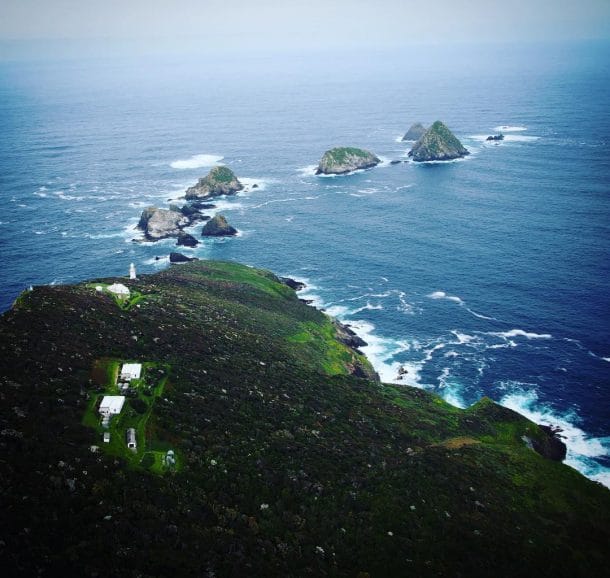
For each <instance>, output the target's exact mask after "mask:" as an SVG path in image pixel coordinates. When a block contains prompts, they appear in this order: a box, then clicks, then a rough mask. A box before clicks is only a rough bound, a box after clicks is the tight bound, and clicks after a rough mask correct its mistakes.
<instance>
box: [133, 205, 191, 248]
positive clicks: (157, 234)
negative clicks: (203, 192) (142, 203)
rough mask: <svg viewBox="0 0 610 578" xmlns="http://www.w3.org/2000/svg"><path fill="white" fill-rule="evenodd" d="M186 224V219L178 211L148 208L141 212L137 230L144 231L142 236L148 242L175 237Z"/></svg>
mask: <svg viewBox="0 0 610 578" xmlns="http://www.w3.org/2000/svg"><path fill="white" fill-rule="evenodd" d="M188 224H189V219H188V217H185V216H184V215H183V214H182V213H181V212H179V211H172V210H168V209H158V208H157V207H148V208H146V209H144V211H142V215H141V216H140V221H139V222H138V229H142V231H144V236H145V237H146V239H148V240H149V241H158V240H159V239H166V238H168V237H175V236H177V235H178V234H179V233H180V230H181V228H182V227H184V226H186V225H188Z"/></svg>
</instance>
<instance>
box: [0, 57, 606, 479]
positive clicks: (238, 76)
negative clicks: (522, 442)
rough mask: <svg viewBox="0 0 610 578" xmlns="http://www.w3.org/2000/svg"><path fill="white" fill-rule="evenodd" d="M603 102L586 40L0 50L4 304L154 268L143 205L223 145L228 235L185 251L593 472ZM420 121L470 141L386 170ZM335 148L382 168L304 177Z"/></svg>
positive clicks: (168, 244)
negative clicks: (234, 268) (234, 188)
mask: <svg viewBox="0 0 610 578" xmlns="http://www.w3.org/2000/svg"><path fill="white" fill-rule="evenodd" d="M609 105H610V50H608V47H607V46H603V45H587V46H584V45H581V46H552V47H550V46H547V47H541V46H528V47H519V48H516V47H509V46H505V47H495V48H490V47H461V48H455V49H451V50H443V49H442V48H439V47H436V48H433V47H428V48H423V47H419V48H412V49H409V50H405V51H404V52H394V53H390V52H385V53H381V52H380V53H370V52H369V53H366V54H349V53H336V54H332V55H328V54H325V55H322V54H317V55H316V54H314V53H312V54H309V55H308V56H302V55H301V56H299V55H292V56H291V55H283V56H281V57H280V56H277V55H275V56H269V57H262V56H258V57H254V56H248V57H245V56H244V57H241V58H237V57H235V56H233V57H229V56H227V57H222V56H216V57H213V58H212V57H203V56H201V57H195V56H190V57H180V56H166V57H155V58H152V57H150V58H143V57H139V58H135V57H130V58H124V59H119V58H114V59H102V58H100V59H97V60H95V59H86V60H85V59H83V60H79V59H72V60H64V61H46V62H44V61H39V62H34V61H30V62H25V61H23V62H4V63H0V135H1V138H0V203H1V212H0V246H1V250H2V268H1V270H0V288H1V295H0V299H1V303H0V307H1V309H2V310H5V309H7V308H9V307H10V306H11V303H12V301H13V300H14V299H15V297H16V296H17V295H18V294H19V293H20V292H21V291H22V290H24V289H26V288H28V287H29V286H30V285H39V284H49V283H71V282H76V281H80V280H83V279H86V278H90V277H101V276H110V275H127V272H128V268H129V264H130V263H131V262H134V263H135V264H136V267H137V270H138V272H139V273H147V272H154V271H156V270H159V269H160V268H162V267H167V266H168V262H167V256H168V254H169V252H170V251H171V250H173V243H172V241H163V242H160V243H156V244H151V243H134V242H132V239H133V238H134V237H137V236H138V232H137V231H135V230H134V225H135V224H136V223H137V221H138V218H139V215H140V213H141V211H142V209H143V208H144V207H147V206H149V205H156V206H159V207H167V205H168V204H169V199H176V198H178V197H180V196H181V195H182V194H183V192H184V190H185V188H186V187H187V186H189V185H191V184H193V183H194V182H195V181H196V180H197V179H198V178H199V177H201V176H203V175H205V174H206V173H207V171H208V170H209V169H210V167H211V166H213V165H214V164H215V163H223V164H226V165H227V166H229V167H230V168H231V169H233V170H234V171H235V172H236V174H237V175H238V177H240V178H241V179H242V180H243V181H244V182H245V183H246V184H247V185H248V187H247V189H248V190H247V191H246V192H244V193H241V194H240V195H238V196H236V197H231V198H225V199H221V200H219V201H218V203H217V205H218V208H217V210H218V211H222V213H223V214H225V215H226V216H227V218H228V219H229V221H230V223H231V224H233V225H234V226H235V227H237V228H238V229H239V231H240V235H239V236H238V237H236V238H230V239H217V240H209V239H208V240H204V241H203V243H202V244H201V245H200V246H199V247H198V248H196V249H183V252H187V253H188V254H191V255H193V256H198V257H200V258H211V259H225V260H237V261H240V262H244V263H247V264H251V265H255V266H259V267H265V268H269V269H272V270H273V271H275V272H276V273H278V274H281V275H290V276H293V277H296V278H299V279H304V280H306V282H307V284H308V288H307V290H306V291H305V294H304V295H303V296H304V297H308V298H310V299H314V300H315V301H316V303H317V304H318V305H319V306H320V307H324V308H326V310H327V311H328V312H329V313H331V314H333V315H336V316H338V317H339V318H341V319H343V320H345V321H347V322H349V323H351V324H352V325H353V326H354V327H355V328H356V329H357V331H358V332H359V333H360V334H361V335H363V337H364V338H365V339H366V341H367V342H368V343H369V346H368V347H367V348H365V352H366V353H367V355H368V356H369V357H370V359H371V360H372V362H373V363H374V365H375V367H376V368H377V370H378V371H379V373H380V374H381V376H382V378H383V379H384V380H385V381H395V382H397V383H404V384H407V385H415V386H417V387H422V388H425V389H428V390H431V391H435V392H437V393H439V394H440V395H442V396H443V397H444V398H445V399H447V400H448V401H450V402H451V403H454V404H456V405H459V406H468V405H469V404H472V403H473V402H475V401H476V400H477V399H479V398H480V397H481V396H483V395H487V396H490V397H491V398H493V399H494V400H496V401H499V402H500V403H502V404H504V405H506V406H508V407H511V408H513V409H516V410H518V411H520V412H522V413H524V414H525V415H527V416H528V417H531V418H533V419H534V420H536V421H538V422H541V423H551V424H555V425H559V426H561V427H562V428H563V430H564V432H563V433H564V435H565V436H566V441H567V444H568V447H569V453H568V459H567V463H568V464H569V465H571V466H573V467H575V468H577V469H578V470H580V471H581V472H583V473H584V474H585V475H587V476H589V477H591V478H593V479H595V480H598V481H600V482H602V483H604V484H606V485H608V486H610V289H609V281H610V155H609V154H608V150H609V146H610V112H609V111H610V107H609ZM437 119H440V120H443V121H444V122H445V123H446V124H447V125H448V126H449V128H450V129H452V131H453V132H454V133H455V134H456V135H457V136H458V137H459V138H460V139H461V140H462V142H463V143H464V144H465V145H466V146H467V147H468V148H469V150H470V151H471V153H472V154H471V155H470V156H469V157H467V158H466V159H465V160H460V161H456V162H450V163H440V164H423V165H417V164H413V163H406V164H397V165H391V164H390V162H389V161H391V160H398V159H402V160H404V159H405V158H406V154H407V151H408V150H409V148H410V145H409V144H408V143H402V142H399V139H400V137H401V135H402V134H403V133H404V132H405V131H406V130H407V129H408V127H409V126H410V124H411V123H413V122H415V121H421V122H423V123H425V124H430V123H432V122H433V121H434V120H437ZM499 127H503V128H499ZM500 131H502V132H503V133H504V134H505V135H506V138H505V140H504V141H503V142H502V143H500V144H488V143H486V142H485V137H486V136H488V135H491V134H495V133H497V132H500ZM340 145H345V146H359V147H363V148H367V149H370V150H372V151H373V152H375V153H376V154H377V155H379V156H381V157H382V158H383V159H384V163H383V165H381V166H379V167H377V168H375V169H372V170H369V171H364V172H358V173H355V174H352V175H347V176H341V177H316V176H314V174H313V167H314V165H315V164H316V163H317V162H318V160H319V159H320V157H321V156H322V154H323V153H324V151H325V150H327V149H328V148H331V147H333V146H340ZM254 184H257V185H259V186H258V187H256V188H254V187H253V185H254ZM194 230H195V231H197V232H198V228H195V229H194ZM155 257H160V259H159V260H155ZM400 367H404V368H405V369H406V370H407V374H406V375H405V376H404V377H403V379H402V380H399V379H398V369H399V368H400Z"/></svg>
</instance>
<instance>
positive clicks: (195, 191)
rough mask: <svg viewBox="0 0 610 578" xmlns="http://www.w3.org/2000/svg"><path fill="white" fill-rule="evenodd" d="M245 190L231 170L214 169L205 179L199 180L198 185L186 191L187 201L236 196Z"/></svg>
mask: <svg viewBox="0 0 610 578" xmlns="http://www.w3.org/2000/svg"><path fill="white" fill-rule="evenodd" d="M243 188H244V185H243V184H242V183H240V182H239V180H238V179H237V177H236V176H235V173H234V172H233V171H232V170H231V169H229V168H227V167H214V168H213V169H212V170H211V171H210V172H209V173H208V174H207V175H206V176H205V177H203V178H201V179H199V181H197V184H196V185H193V186H192V187H189V188H188V189H187V190H186V199H187V200H193V199H207V198H210V197H219V196H221V195H234V194H235V193H237V192H238V191H241V190H242V189H243Z"/></svg>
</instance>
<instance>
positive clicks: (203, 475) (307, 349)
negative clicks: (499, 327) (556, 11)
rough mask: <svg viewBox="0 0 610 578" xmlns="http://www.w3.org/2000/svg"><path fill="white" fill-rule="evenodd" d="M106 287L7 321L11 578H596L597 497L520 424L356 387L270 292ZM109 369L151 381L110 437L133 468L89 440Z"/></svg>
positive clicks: (54, 292)
mask: <svg viewBox="0 0 610 578" xmlns="http://www.w3.org/2000/svg"><path fill="white" fill-rule="evenodd" d="M113 281H115V280H112V279H104V280H99V281H97V282H93V286H92V285H91V284H85V283H83V284H81V285H76V286H54V287H39V288H35V289H34V290H33V291H31V292H27V293H25V294H23V295H22V296H21V297H20V299H19V300H18V302H17V303H16V305H15V307H14V308H13V310H11V311H9V312H7V313H6V314H5V315H4V316H3V317H2V319H1V320H0V353H1V355H0V363H1V371H0V375H1V376H2V377H1V381H0V395H1V396H2V398H1V399H2V403H1V405H0V412H1V413H0V450H1V451H0V487H1V488H2V492H1V494H0V495H1V498H0V507H1V508H2V512H3V515H2V516H1V517H0V562H1V563H2V568H3V573H4V575H26V576H27V575H37V576H56V575H60V574H63V575H65V576H73V575H74V576H96V575H98V576H99V575H109V576H134V577H135V576H144V577H146V576H165V575H169V574H173V575H177V576H218V577H221V576H295V577H297V576H351V577H354V578H355V577H357V576H360V577H365V576H367V575H368V576H371V577H386V576H464V577H466V576H468V577H471V576H491V575H493V576H512V577H514V576H529V575H535V576H566V577H567V576H571V577H572V576H602V575H604V574H605V573H607V568H608V567H609V566H608V565H609V563H610V554H609V553H608V551H607V544H608V543H610V527H609V525H608V520H609V519H610V492H608V490H607V489H606V488H604V487H602V486H600V485H599V484H595V483H593V482H591V481H589V480H587V479H586V478H584V477H582V476H581V475H580V474H578V473H577V472H576V471H574V470H572V469H570V468H568V467H567V466H564V465H562V464H561V463H558V462H553V461H550V460H547V459H545V458H543V457H542V456H540V455H539V454H537V453H536V452H534V451H533V450H532V449H530V448H529V447H528V444H526V443H525V442H524V440H523V438H524V437H526V438H528V439H530V440H541V441H542V442H543V441H544V439H545V435H546V434H545V433H544V432H543V431H542V430H541V429H540V428H538V427H537V426H536V425H535V424H533V423H531V422H529V421H528V420H527V419H525V418H524V417H522V416H520V415H518V414H516V413H514V412H512V411H510V410H507V409H504V408H501V407H499V406H497V405H496V404H494V403H493V402H491V401H490V400H487V399H483V400H481V401H480V402H479V403H478V404H476V405H475V406H473V407H472V408H470V409H467V410H460V409H457V408H455V407H453V406H450V405H448V404H447V403H445V402H444V401H443V400H441V399H440V398H438V397H436V396H434V395H431V394H428V393H426V392H424V391H421V390H418V389H413V388H406V387H405V388H402V387H397V386H390V385H382V384H379V383H377V382H375V381H369V380H367V379H360V378H357V377H354V376H353V375H351V374H350V372H353V371H354V370H355V368H356V367H361V368H363V369H364V370H370V367H368V365H367V362H366V361H365V360H363V358H362V357H361V356H360V355H359V354H358V353H357V352H355V351H353V350H351V349H349V348H348V347H346V346H345V345H343V344H341V343H339V342H338V341H337V340H336V339H335V338H334V328H333V325H332V323H331V321H330V320H329V318H328V317H326V316H325V315H324V314H323V313H321V312H319V311H317V310H315V309H313V308H311V307H308V306H307V305H305V304H303V303H302V302H301V301H299V300H298V298H297V296H296V294H295V293H294V292H293V291H292V289H289V288H288V287H286V286H285V285H283V284H281V283H280V282H279V281H278V280H277V278H276V277H274V276H273V275H272V274H270V273H267V272H263V271H258V270H255V269H252V268H248V267H244V266H241V265H237V264H229V263H217V262H208V261H205V262H196V263H188V264H185V265H181V266H175V267H172V268H170V269H168V270H166V271H163V272H161V273H159V274H156V275H153V276H145V277H143V278H141V279H138V280H137V281H126V280H123V281H122V282H124V283H125V284H126V285H128V286H129V287H130V289H132V290H137V292H138V294H139V297H138V301H137V303H134V304H133V305H132V306H131V307H129V308H127V309H126V308H123V307H120V306H119V305H118V304H117V303H116V302H115V301H114V300H113V299H112V297H111V296H109V295H108V294H106V293H100V292H96V291H95V289H94V286H95V284H96V283H111V282H113ZM121 360H123V361H125V360H128V361H130V362H142V363H145V364H147V365H145V367H148V368H150V370H151V371H152V370H158V369H159V368H162V369H163V372H164V373H163V374H162V375H161V374H155V377H154V379H151V380H150V383H148V387H149V388H150V395H149V396H148V397H147V394H146V392H145V391H140V390H138V391H137V398H138V399H140V400H142V401H143V402H144V404H145V406H142V407H143V408H144V409H142V412H143V413H138V411H135V410H133V406H129V408H128V410H129V411H131V410H133V411H134V412H135V413H129V414H125V417H122V418H121V419H124V420H126V422H125V424H129V425H133V426H134V427H137V428H139V429H138V436H139V438H138V452H136V453H135V454H127V453H125V452H124V451H123V448H122V446H120V444H119V445H118V446H117V445H113V444H110V445H109V446H108V447H103V442H101V440H100V435H101V432H102V430H100V429H99V424H98V423H97V421H96V412H95V399H96V396H99V395H101V393H104V392H107V391H110V389H106V388H112V387H113V383H114V381H113V380H114V376H115V375H116V373H117V367H118V364H120V362H121ZM143 379H144V385H146V383H147V382H146V373H145V375H144V378H143ZM126 407H127V404H126ZM135 408H136V409H137V404H136V406H135ZM124 411H125V410H124ZM129 420H132V421H129ZM121 423H122V422H117V425H116V427H117V428H119V425H120V424H121ZM125 424H123V425H120V428H119V430H121V429H122V428H123V427H124V426H125ZM120 435H121V432H120V431H118V432H117V437H118V439H119V440H120ZM91 446H98V447H99V450H97V451H96V452H95V453H94V452H92V451H91V450H90V448H91ZM168 448H172V449H174V450H175V451H176V455H177V456H178V465H179V467H176V468H172V469H168V468H162V467H161V466H160V462H159V461H158V459H157V457H155V456H156V454H155V453H154V452H159V453H160V455H161V453H162V452H164V451H166V450H167V449H168ZM146 454H153V457H152V458H146V459H144V458H145V455H146ZM151 459H152V460H153V461H152V462H151ZM159 459H160V458H159Z"/></svg>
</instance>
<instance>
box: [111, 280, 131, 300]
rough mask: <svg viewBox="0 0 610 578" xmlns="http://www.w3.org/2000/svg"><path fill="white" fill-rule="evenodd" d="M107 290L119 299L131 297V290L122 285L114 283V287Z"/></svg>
mask: <svg viewBox="0 0 610 578" xmlns="http://www.w3.org/2000/svg"><path fill="white" fill-rule="evenodd" d="M107 289H108V291H110V293H114V294H115V295H118V296H119V297H129V288H128V287H126V286H125V285H123V284H122V283H114V285H109V286H108V287H107Z"/></svg>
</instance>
